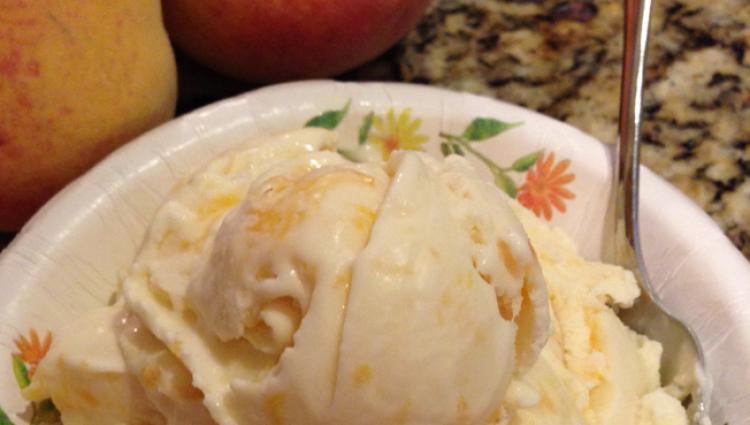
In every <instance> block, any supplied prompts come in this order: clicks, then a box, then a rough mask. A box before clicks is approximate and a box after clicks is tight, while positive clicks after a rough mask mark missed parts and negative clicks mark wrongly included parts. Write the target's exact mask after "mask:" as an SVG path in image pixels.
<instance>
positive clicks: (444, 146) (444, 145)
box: [440, 142, 453, 156]
mask: <svg viewBox="0 0 750 425" xmlns="http://www.w3.org/2000/svg"><path fill="white" fill-rule="evenodd" d="M440 152H442V153H443V156H448V155H450V154H452V153H453V149H451V147H450V145H449V144H447V143H445V142H441V143H440Z"/></svg>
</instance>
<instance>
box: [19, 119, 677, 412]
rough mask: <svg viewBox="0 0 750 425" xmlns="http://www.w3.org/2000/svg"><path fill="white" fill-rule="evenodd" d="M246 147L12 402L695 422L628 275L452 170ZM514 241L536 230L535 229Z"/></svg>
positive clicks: (329, 144)
mask: <svg viewBox="0 0 750 425" xmlns="http://www.w3.org/2000/svg"><path fill="white" fill-rule="evenodd" d="M336 138H337V135H336V133H333V132H330V131H328V130H323V129H303V130H299V131H294V132H290V133H285V134H282V135H277V136H272V137H267V138H263V139H257V140H253V141H252V142H250V143H248V145H247V147H245V148H244V149H242V150H236V151H233V152H229V153H226V154H224V155H222V156H220V157H218V158H217V159H214V160H213V161H212V162H210V163H209V164H208V165H207V166H206V167H204V168H203V169H202V170H200V171H198V172H197V173H196V174H194V175H193V176H192V177H191V178H190V179H188V180H187V181H184V182H182V183H180V184H179V185H178V186H177V187H176V188H175V189H174V190H173V192H172V194H171V195H170V197H169V198H168V200H167V201H166V202H165V203H164V205H163V206H162V207H161V208H160V209H159V211H158V213H157V214H156V216H155V218H154V219H153V221H152V223H151V225H150V228H149V231H148V234H147V236H146V239H145V241H144V242H143V245H142V247H141V249H140V252H139V253H138V255H137V257H136V259H135V261H134V263H133V265H132V267H131V269H130V270H129V271H128V273H127V276H126V277H125V278H124V279H123V281H122V282H121V290H120V294H119V297H118V300H117V301H116V302H115V303H114V304H113V305H111V306H107V307H102V308H100V309H98V310H95V311H92V312H90V313H88V314H87V315H85V316H84V317H81V318H80V319H78V320H77V321H75V322H74V323H70V324H68V325H66V327H65V328H64V329H61V330H60V331H59V332H58V337H57V339H56V341H55V342H54V343H53V346H52V348H51V350H50V352H49V354H48V355H47V357H46V358H45V359H44V360H43V361H42V363H41V364H40V365H39V367H38V369H37V372H36V374H35V375H34V379H33V381H32V384H31V385H30V386H29V387H28V388H27V389H26V390H25V393H24V395H25V396H26V397H27V398H28V399H30V400H40V399H45V398H50V397H51V398H52V400H53V402H54V403H55V405H56V406H57V408H58V409H59V410H60V412H61V417H62V421H63V423H64V424H65V425H87V424H92V425H93V424H97V425H107V424H113V425H114V424H128V425H145V424H153V425H157V424H159V425H161V424H169V425H180V424H196V425H198V424H220V425H256V424H257V425H261V424H263V425H266V424H267V425H282V424H283V425H294V424H299V425H315V424H342V425H343V424H347V425H351V424H363V425H368V424H372V425H390V424H393V425H401V424H404V425H406V424H409V425H433V424H434V425H442V424H446V425H448V424H466V425H469V424H471V425H473V424H478V425H490V424H492V425H495V424H524V425H531V424H588V425H592V424H607V425H610V424H628V425H629V424H641V425H646V424H656V423H659V424H668V425H669V424H687V423H688V422H687V416H686V413H685V410H684V409H683V407H682V405H681V404H680V402H679V401H678V399H677V398H676V397H675V394H673V392H670V391H668V390H667V389H665V388H661V387H660V383H659V358H660V355H661V347H660V345H659V344H658V343H657V342H654V341H650V340H648V339H647V338H646V337H644V336H641V335H638V334H636V333H634V332H633V331H631V330H630V329H628V328H627V327H625V326H624V325H623V324H622V323H621V322H620V321H619V319H618V318H617V316H616V315H615V313H614V310H613V308H612V307H613V306H621V307H627V306H628V305H630V304H632V302H633V300H634V299H635V298H636V297H637V296H638V293H639V292H638V288H637V286H636V284H635V281H634V279H633V277H632V275H630V274H629V273H628V272H626V271H624V270H622V269H620V268H618V267H615V266H611V265H606V264H600V263H594V262H588V261H585V260H583V259H582V258H580V257H579V256H578V255H577V254H576V250H575V247H574V245H573V243H572V241H571V240H570V239H569V238H568V237H567V236H566V235H565V234H563V233H562V232H561V231H559V230H557V229H554V228H551V227H549V226H548V225H547V224H546V223H543V222H541V221H540V220H538V219H537V218H536V217H535V216H533V215H532V214H530V213H528V212H527V211H525V210H524V209H523V208H521V207H520V206H518V205H517V204H516V203H515V201H513V200H511V199H510V198H508V197H507V196H506V195H505V194H503V193H502V192H501V191H499V190H498V189H497V188H496V187H494V186H493V185H492V184H491V183H488V182H485V181H484V180H483V179H481V178H480V177H479V176H478V175H477V174H476V172H475V171H474V169H473V168H472V166H471V165H470V164H469V163H468V162H467V161H466V160H465V159H464V158H463V157H460V156H449V157H447V158H445V159H436V158H433V157H431V156H428V155H427V154H425V153H420V152H396V153H395V154H394V155H392V156H391V158H390V159H389V160H388V161H386V162H380V161H374V162H364V163H355V162H352V161H351V160H349V159H347V158H345V157H344V156H342V155H340V154H339V153H337V151H336V145H337V143H336V142H337V140H336ZM527 234H528V236H527Z"/></svg>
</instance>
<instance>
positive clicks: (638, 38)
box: [611, 0, 651, 258]
mask: <svg viewBox="0 0 750 425" xmlns="http://www.w3.org/2000/svg"><path fill="white" fill-rule="evenodd" d="M623 6H624V12H625V38H624V45H623V62H622V64H623V69H622V72H623V78H622V82H621V86H620V122H619V132H618V136H619V137H618V141H617V151H618V152H617V158H618V161H617V167H616V170H615V179H616V181H615V186H614V189H615V199H616V203H615V209H614V215H615V217H614V218H615V220H614V222H615V223H622V224H624V226H623V227H624V228H620V229H617V231H618V232H624V235H621V236H623V237H624V238H623V237H621V238H615V239H621V240H622V239H625V240H627V242H628V245H630V246H629V248H630V249H629V251H632V253H633V254H635V255H636V256H640V244H639V237H638V236H639V235H638V167H639V164H640V150H639V145H640V138H641V136H640V130H641V111H642V109H643V108H642V105H643V82H644V68H645V60H646V45H647V41H648V26H649V18H650V15H651V0H624V3H623ZM611 248H614V252H617V251H618V249H622V247H619V248H618V247H611ZM615 255H617V254H615ZM618 257H620V258H622V254H620V255H618Z"/></svg>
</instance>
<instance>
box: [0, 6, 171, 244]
mask: <svg viewBox="0 0 750 425" xmlns="http://www.w3.org/2000/svg"><path fill="white" fill-rule="evenodd" d="M0 10H2V13H0V188H2V190H0V231H8V230H16V229H18V228H19V227H20V226H21V225H22V224H23V223H24V222H25V221H26V220H27V219H28V217H29V216H30V215H31V214H32V213H34V211H36V209H37V208H39V206H41V205H42V204H43V203H44V202H45V201H46V200H47V199H48V198H49V197H50V196H52V195H53V194H54V193H55V192H57V191H58V190H59V189H60V188H61V187H63V186H64V185H65V184H66V183H68V182H69V181H70V180H72V179H73V178H75V177H76V176H78V175H80V174H81V173H82V172H84V171H85V170H87V169H88V168H89V167H91V166H92V165H93V164H94V163H96V162H97V161H99V160H100V159H101V158H102V157H104V156H105V155H107V154H108V153H109V152H111V151H112V150H114V149H115V148H117V147H118V146H120V145H121V144H123V143H125V142H126V141H128V140H130V139H132V138H133V137H135V136H137V135H139V134H140V133H142V132H144V131H146V130H148V129H150V128H151V127H153V126H155V125H157V124H159V123H161V122H163V121H165V120H168V119H169V118H170V117H172V116H173V115H174V108H175V100H176V90H177V88H176V70H175V63H174V56H173V52H172V49H171V46H170V44H169V40H168V38H167V34H166V32H165V30H164V27H163V24H162V19H161V5H160V3H159V1H158V0H128V1H111V0H87V1H59V0H27V1H24V0H0Z"/></svg>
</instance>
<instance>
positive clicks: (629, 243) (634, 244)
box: [604, 0, 708, 424]
mask: <svg viewBox="0 0 750 425" xmlns="http://www.w3.org/2000/svg"><path fill="white" fill-rule="evenodd" d="M623 4H624V8H625V39H624V46H623V70H622V82H621V87H620V89H621V92H620V93H621V94H620V122H619V138H618V142H617V164H616V167H615V172H614V179H613V183H612V197H611V199H610V203H609V217H608V220H609V224H610V225H611V226H610V228H609V230H610V232H611V233H609V234H606V235H605V241H604V247H605V248H604V249H605V252H604V257H605V259H606V260H608V261H610V262H612V263H615V264H619V265H620V266H622V267H624V268H626V269H629V270H631V271H632V272H633V273H634V274H635V277H636V280H637V281H638V284H639V286H640V287H641V296H640V297H639V298H638V300H637V301H636V303H635V305H634V306H633V307H632V308H629V309H627V310H622V311H620V318H621V319H622V320H623V322H625V324H627V325H628V326H630V327H631V328H633V329H634V330H636V331H638V332H640V333H642V334H645V335H647V336H649V337H650V338H651V339H654V340H657V341H659V342H660V343H661V344H662V347H663V354H662V359H661V366H662V384H663V385H667V384H669V383H672V382H674V381H675V379H677V380H684V379H685V378H692V379H693V381H692V382H694V383H695V388H696V390H695V391H694V392H693V393H692V395H691V399H692V405H691V407H690V409H689V413H690V416H691V420H692V422H693V423H695V424H705V423H706V420H707V419H708V406H707V404H708V399H707V394H706V392H707V381H706V375H705V374H704V373H703V372H702V371H704V370H705V368H704V366H705V363H704V358H703V352H702V351H701V348H700V345H699V344H698V343H696V339H695V336H694V334H693V332H692V331H691V330H690V329H689V328H687V327H686V326H685V325H684V324H683V323H682V322H680V321H679V320H677V319H675V318H674V317H673V316H672V315H671V314H670V313H669V312H668V311H667V309H665V308H664V306H663V305H662V303H661V302H660V301H659V299H658V297H657V296H656V292H655V291H654V289H653V287H652V285H651V283H650V282H649V280H648V273H647V272H646V267H645V263H644V262H643V258H642V255H641V246H640V239H639V233H638V168H639V163H640V152H639V143H640V128H641V109H642V104H643V97H642V94H643V93H642V91H643V80H644V64H645V57H646V45H647V40H648V24H649V18H650V14H651V0H623ZM611 235H612V236H613V237H611V238H610V237H609V236H611Z"/></svg>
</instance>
